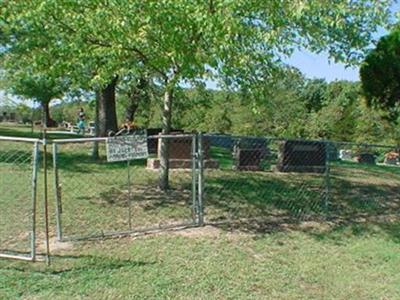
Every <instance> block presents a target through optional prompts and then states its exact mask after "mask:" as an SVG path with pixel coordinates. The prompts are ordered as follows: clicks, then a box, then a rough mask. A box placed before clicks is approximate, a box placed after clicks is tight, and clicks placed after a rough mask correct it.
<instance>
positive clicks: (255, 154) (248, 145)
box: [204, 135, 328, 222]
mask: <svg viewBox="0 0 400 300" xmlns="http://www.w3.org/2000/svg"><path fill="white" fill-rule="evenodd" d="M205 138H206V139H207V140H208V141H209V143H210V157H211V158H213V159H216V160H218V161H219V165H220V168H219V169H215V170H214V169H209V170H207V169H205V170H204V172H205V173H204V178H205V192H204V195H205V196H204V197H205V198H204V207H205V220H206V221H211V222H220V221H222V222H224V221H230V220H231V221H232V220H241V219H258V218H261V219H268V218H270V217H271V216H273V215H291V216H296V217H298V218H310V217H312V216H315V215H321V214H323V213H324V211H325V207H326V202H327V201H328V198H327V189H326V177H325V174H324V173H321V170H320V169H317V168H318V167H319V165H316V164H315V159H314V158H308V159H305V160H304V157H303V156H302V155H303V153H299V152H292V153H291V154H292V155H295V156H294V158H293V157H290V159H292V160H290V159H289V160H283V159H282V153H283V150H282V144H284V143H287V142H286V141H284V140H277V139H264V138H250V137H231V136H212V135H210V136H205ZM312 145H314V144H312ZM301 150H302V151H303V152H304V151H305V148H302V149H301ZM306 150H309V149H308V148H307V149H306ZM311 150H314V148H312V149H311ZM284 154H285V155H288V154H289V153H288V152H286V153H284ZM302 159H303V160H302ZM304 161H305V162H304ZM322 161H323V163H324V165H323V167H322V168H323V170H322V171H325V161H324V160H322ZM282 162H283V163H284V165H283V166H285V168H286V169H285V170H284V172H281V170H282V169H281V170H280V168H279V165H280V164H281V165H282ZM293 162H294V163H298V162H300V164H297V165H294V166H295V168H292V169H291V171H289V167H291V165H290V164H291V163H293ZM317 162H318V163H319V162H320V160H317ZM307 163H308V164H309V165H308V166H307ZM299 166H300V168H299ZM316 169H317V170H318V172H314V171H315V170H316ZM295 171H296V172H295ZM298 171H300V172H301V173H298ZM305 171H307V172H305Z"/></svg>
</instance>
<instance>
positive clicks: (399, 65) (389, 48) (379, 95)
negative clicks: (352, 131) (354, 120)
mask: <svg viewBox="0 0 400 300" xmlns="http://www.w3.org/2000/svg"><path fill="white" fill-rule="evenodd" d="M360 76H361V82H362V87H363V91H364V93H365V96H366V98H367V100H368V104H369V105H372V106H375V107H380V108H385V109H386V110H387V111H389V114H390V117H391V118H395V117H396V116H398V115H399V113H398V108H399V107H398V106H399V105H400V28H397V29H395V30H394V31H393V32H392V33H390V34H389V35H387V36H384V37H382V38H381V39H380V41H379V42H378V45H377V46H376V48H375V49H373V50H372V51H371V52H370V53H369V54H368V56H367V57H366V59H365V61H364V63H363V65H362V67H361V69H360ZM396 109H397V110H396Z"/></svg>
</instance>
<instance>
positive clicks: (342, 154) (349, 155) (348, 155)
mask: <svg viewBox="0 0 400 300" xmlns="http://www.w3.org/2000/svg"><path fill="white" fill-rule="evenodd" d="M339 158H340V159H341V160H352V159H353V151H351V150H343V149H342V150H340V151H339Z"/></svg>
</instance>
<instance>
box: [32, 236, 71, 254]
mask: <svg viewBox="0 0 400 300" xmlns="http://www.w3.org/2000/svg"><path fill="white" fill-rule="evenodd" d="M49 246H50V253H52V254H54V253H59V252H63V251H69V250H72V249H73V248H74V245H73V243H72V242H59V241H57V239H56V238H50V243H49ZM38 250H39V252H46V242H45V241H43V242H42V243H40V244H39V245H38Z"/></svg>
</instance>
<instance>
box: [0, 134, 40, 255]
mask: <svg viewBox="0 0 400 300" xmlns="http://www.w3.org/2000/svg"><path fill="white" fill-rule="evenodd" d="M40 144H41V141H40V140H37V139H28V138H14V137H12V138H11V137H0V258H12V259H19V260H28V261H35V260H36V246H37V245H36V237H37V220H36V211H37V192H38V191H37V177H38V168H39V163H38V162H39V145H40Z"/></svg>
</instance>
